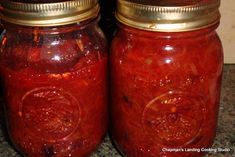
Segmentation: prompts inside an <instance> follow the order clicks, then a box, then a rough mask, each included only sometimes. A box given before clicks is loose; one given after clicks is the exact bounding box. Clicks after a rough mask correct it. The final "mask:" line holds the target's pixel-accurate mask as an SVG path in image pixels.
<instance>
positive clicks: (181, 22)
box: [116, 0, 220, 32]
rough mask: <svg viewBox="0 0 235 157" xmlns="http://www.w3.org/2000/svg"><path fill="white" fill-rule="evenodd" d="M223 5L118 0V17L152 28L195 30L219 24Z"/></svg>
mask: <svg viewBox="0 0 235 157" xmlns="http://www.w3.org/2000/svg"><path fill="white" fill-rule="evenodd" d="M150 2H151V1H150ZM219 6H220V0H210V1H209V2H208V3H198V4H197V3H195V4H192V5H174V4H172V5H159V4H156V5H153V4H147V3H146V2H144V1H143V0H142V1H141V0H118V1H117V11H116V18H117V20H118V21H119V22H121V23H123V24H125V25H128V26H130V27H134V28H139V29H143V30H148V31H159V32H182V31H191V30H196V29H202V28H206V27H209V26H211V25H214V24H216V23H218V22H219V20H220V12H219Z"/></svg>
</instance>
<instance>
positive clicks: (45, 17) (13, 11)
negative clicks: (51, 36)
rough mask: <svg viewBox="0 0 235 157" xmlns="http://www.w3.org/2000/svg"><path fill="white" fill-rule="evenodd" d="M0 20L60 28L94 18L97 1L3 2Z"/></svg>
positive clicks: (6, 0) (97, 8)
mask: <svg viewBox="0 0 235 157" xmlns="http://www.w3.org/2000/svg"><path fill="white" fill-rule="evenodd" d="M0 10H1V11H0V15H1V19H2V20H4V21H7V22H9V23H13V24H18V25H25V26H41V27H47V26H60V25H67V24H72V23H77V22H81V21H85V20H88V19H92V18H96V17H97V16H98V14H99V10H100V6H99V3H98V0H73V1H64V2H53V3H23V2H13V1H11V0H4V2H3V1H2V2H1V8H0Z"/></svg>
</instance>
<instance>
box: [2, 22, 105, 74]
mask: <svg viewBox="0 0 235 157" xmlns="http://www.w3.org/2000/svg"><path fill="white" fill-rule="evenodd" d="M106 47H107V45H106V41H105V37H104V35H103V33H102V31H101V30H100V28H99V27H98V26H93V27H91V28H86V29H81V30H79V29H77V30H75V31H71V32H66V33H64V32H57V33H45V32H43V31H41V30H37V29H35V30H33V31H31V32H29V33H20V32H17V33H13V32H5V33H4V34H3V35H2V40H1V58H0V61H1V63H4V64H5V65H6V66H10V67H13V68H17V69H22V68H27V67H30V68H34V69H36V70H37V69H41V70H42V71H52V72H53V71H54V72H56V71H61V70H62V71H67V70H68V69H70V68H72V67H73V66H75V65H76V64H78V63H79V62H84V63H85V62H95V61H97V60H98V59H99V57H100V56H104V55H105V53H106Z"/></svg>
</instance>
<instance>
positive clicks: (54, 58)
mask: <svg viewBox="0 0 235 157" xmlns="http://www.w3.org/2000/svg"><path fill="white" fill-rule="evenodd" d="M60 59H61V58H60V56H58V55H55V56H54V57H53V58H52V60H54V61H60Z"/></svg>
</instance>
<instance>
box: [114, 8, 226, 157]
mask: <svg viewBox="0 0 235 157" xmlns="http://www.w3.org/2000/svg"><path fill="white" fill-rule="evenodd" d="M121 5H122V4H121ZM121 11H122V10H121ZM121 11H120V12H121ZM124 13H125V12H124ZM118 20H119V21H120V22H121V23H119V31H118V32H117V34H116V36H115V37H114V39H113V42H112V47H111V78H112V137H113V139H114V142H115V143H116V144H117V147H118V148H119V149H120V151H121V152H122V153H123V154H124V156H127V157H156V156H159V157H160V156H161V157H163V156H164V157H201V156H203V155H204V153H205V152H202V151H201V148H210V147H211V145H212V143H213V139H214V137H215V133H216V125H217V116H218V109H219V100H220V88H221V76H222V67H223V51H222V45H221V42H220V40H219V37H218V35H217V34H216V32H215V29H216V27H217V26H218V24H213V25H211V26H207V27H205V28H200V29H196V30H188V31H179V32H169V31H168V32H167V31H165V32H164V31H162V32H160V31H151V30H143V29H142V28H143V27H140V28H137V27H136V28H133V27H130V26H127V24H130V25H131V24H133V23H128V22H129V21H124V20H123V19H122V18H120V17H118ZM122 20H123V21H122ZM125 22H126V23H125ZM123 23H124V24H123ZM134 24H135V23H134ZM142 26H143V25H142ZM194 150H199V151H194Z"/></svg>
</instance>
